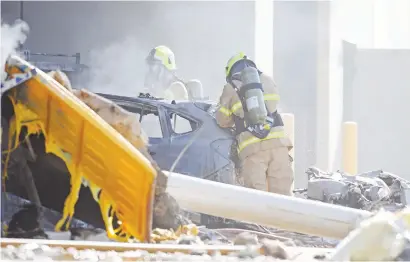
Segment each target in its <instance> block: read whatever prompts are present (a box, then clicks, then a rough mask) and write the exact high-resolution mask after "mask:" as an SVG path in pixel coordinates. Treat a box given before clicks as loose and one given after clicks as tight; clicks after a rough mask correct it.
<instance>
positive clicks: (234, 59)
mask: <svg viewBox="0 0 410 262" xmlns="http://www.w3.org/2000/svg"><path fill="white" fill-rule="evenodd" d="M242 60H246V61H247V64H248V65H249V64H250V65H252V66H254V67H255V68H256V65H255V63H254V62H253V61H252V60H249V59H248V57H247V55H246V54H245V53H244V52H239V53H237V54H236V55H234V56H232V57H231V58H229V60H228V63H227V64H226V67H225V75H226V77H227V78H228V77H230V76H231V74H232V68H233V67H234V66H235V65H236V64H237V63H238V62H239V61H242Z"/></svg>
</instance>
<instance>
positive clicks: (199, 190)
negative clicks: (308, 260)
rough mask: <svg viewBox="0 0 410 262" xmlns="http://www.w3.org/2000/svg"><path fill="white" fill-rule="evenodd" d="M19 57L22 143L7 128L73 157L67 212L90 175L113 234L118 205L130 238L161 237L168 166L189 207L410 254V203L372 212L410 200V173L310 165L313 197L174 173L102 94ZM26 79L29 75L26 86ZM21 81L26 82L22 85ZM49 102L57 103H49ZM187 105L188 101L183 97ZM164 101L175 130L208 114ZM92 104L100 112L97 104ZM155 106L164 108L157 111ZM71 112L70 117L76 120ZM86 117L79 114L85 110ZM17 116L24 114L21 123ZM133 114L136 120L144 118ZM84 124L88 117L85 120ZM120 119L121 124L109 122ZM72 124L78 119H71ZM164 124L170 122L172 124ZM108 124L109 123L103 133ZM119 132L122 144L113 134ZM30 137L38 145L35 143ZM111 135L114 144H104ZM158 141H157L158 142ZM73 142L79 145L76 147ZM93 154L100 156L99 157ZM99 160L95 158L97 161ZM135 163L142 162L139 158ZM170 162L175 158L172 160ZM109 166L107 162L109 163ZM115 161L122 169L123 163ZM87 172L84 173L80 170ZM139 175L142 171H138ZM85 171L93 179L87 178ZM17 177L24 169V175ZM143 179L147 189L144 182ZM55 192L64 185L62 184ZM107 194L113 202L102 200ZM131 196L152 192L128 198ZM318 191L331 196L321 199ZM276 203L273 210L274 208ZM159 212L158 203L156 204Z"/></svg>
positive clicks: (15, 101)
mask: <svg viewBox="0 0 410 262" xmlns="http://www.w3.org/2000/svg"><path fill="white" fill-rule="evenodd" d="M15 59H16V60H17V61H18V63H20V64H17V65H16V64H12V65H11V68H8V69H9V70H10V71H9V76H10V75H11V76H12V77H11V78H9V82H7V84H8V85H7V84H6V85H4V86H2V91H3V90H5V89H7V90H8V92H11V93H8V97H9V98H10V100H11V101H9V103H10V102H11V104H12V106H13V107H12V109H14V112H12V113H11V112H10V111H7V110H5V114H6V115H7V114H9V115H8V118H7V120H8V122H9V123H11V125H10V126H11V127H13V128H15V129H11V131H10V133H11V134H16V137H17V138H19V139H15V141H17V142H19V143H17V142H15V143H11V142H13V141H14V140H12V139H10V138H11V137H12V136H6V137H7V138H8V143H7V145H8V151H9V152H10V150H12V149H16V148H18V145H19V144H20V143H24V142H25V138H24V137H25V136H27V134H37V135H40V134H41V135H43V136H45V137H46V138H47V139H46V141H45V142H46V145H45V147H46V148H45V152H52V153H54V154H55V155H57V156H58V157H59V158H60V161H64V162H65V165H66V166H67V167H68V170H67V171H69V173H68V172H66V173H65V174H64V175H63V177H66V178H67V179H70V181H69V182H71V186H72V189H71V191H70V193H69V196H70V195H71V197H72V198H70V197H69V198H67V199H66V202H65V205H64V206H61V205H62V204H63V202H64V201H62V202H61V203H60V209H59V208H55V209H57V210H61V211H63V217H68V218H69V219H72V216H73V215H74V209H73V208H74V205H75V204H76V202H77V198H78V194H80V192H81V190H80V187H81V184H83V185H84V184H85V185H87V186H88V187H90V188H91V190H89V189H87V193H88V194H89V196H90V197H91V198H90V199H91V200H93V201H94V200H99V202H98V204H97V201H95V202H94V206H95V207H96V208H97V209H96V210H97V211H96V213H97V214H98V215H100V216H102V220H103V221H104V227H105V228H106V229H107V231H106V233H107V234H108V235H109V236H110V238H112V239H115V240H118V241H124V236H121V233H119V231H117V230H116V229H114V227H113V226H114V225H113V223H112V219H113V218H114V216H113V215H112V214H110V211H111V210H115V211H117V216H116V218H117V219H120V220H121V222H123V223H121V224H122V226H120V227H119V228H120V229H121V230H123V232H124V233H126V234H125V239H129V238H130V237H129V235H131V237H132V236H136V237H137V238H138V239H139V240H142V241H144V240H145V241H147V240H148V239H149V238H150V237H151V234H150V232H151V229H150V228H148V226H149V225H150V218H149V216H150V215H152V214H150V212H151V209H150V208H148V209H147V206H148V207H150V203H152V202H151V200H152V198H150V197H149V195H150V194H151V196H152V195H153V186H154V185H153V183H154V181H155V178H157V179H158V178H159V180H161V177H160V176H159V177H158V176H157V175H156V174H155V173H156V172H159V173H161V172H163V173H162V174H163V178H164V179H165V181H160V183H163V184H161V187H160V188H159V191H160V192H163V193H167V194H168V195H169V196H172V197H173V198H174V199H176V200H177V201H178V203H179V204H180V205H181V206H182V207H184V208H186V209H188V210H190V211H194V212H201V213H205V214H209V215H214V216H222V217H225V218H228V219H233V220H244V221H249V222H254V223H256V224H261V225H266V226H270V227H277V228H282V229H285V230H290V231H295V232H300V233H305V234H312V235H319V236H325V237H332V238H336V239H343V240H342V241H341V242H340V243H339V245H338V246H337V247H336V249H335V251H334V252H333V253H332V254H331V255H330V256H329V259H330V260H334V261H339V260H362V261H363V260H368V261H369V260H391V259H398V258H400V257H401V258H403V254H406V252H407V250H406V248H407V246H408V243H409V236H408V229H409V228H410V222H408V221H410V215H409V213H410V212H409V210H407V209H404V210H403V211H401V212H399V213H396V214H393V213H389V212H385V211H381V212H378V213H376V214H372V213H371V212H369V210H371V211H372V210H375V209H376V208H377V207H376V206H377V205H379V204H380V203H382V202H383V201H387V203H394V204H398V205H401V207H404V206H405V205H406V204H407V197H406V193H407V191H406V189H407V185H408V182H407V181H405V180H403V179H400V178H398V177H396V176H394V175H391V174H387V173H384V172H371V173H368V174H362V175H358V176H355V177H346V176H343V175H341V174H340V175H337V174H336V175H335V174H331V175H329V174H324V173H323V172H320V171H319V170H317V169H309V170H308V172H307V173H308V175H309V176H310V177H309V178H310V179H309V185H308V188H307V190H306V194H307V198H308V199H298V198H292V197H287V196H280V195H276V194H271V193H267V192H260V191H256V190H252V189H247V188H243V187H238V186H234V185H229V184H224V183H220V182H213V181H209V180H206V179H198V177H192V176H189V175H190V174H189V173H188V174H184V175H183V174H178V173H174V172H172V171H174V170H178V169H176V168H175V166H174V165H173V164H172V166H171V167H170V170H171V172H165V171H161V170H160V169H159V167H154V166H150V164H149V163H150V161H151V160H150V159H151V157H153V156H155V151H154V148H155V147H152V148H150V150H148V151H147V152H142V153H141V152H140V151H138V150H136V149H137V148H138V146H136V143H138V141H134V140H132V139H131V138H132V136H129V135H127V134H128V133H127V132H126V130H127V129H124V127H123V126H121V125H119V126H116V125H115V122H113V121H109V120H107V119H105V118H104V117H103V116H101V114H103V112H98V110H95V108H94V109H92V108H93V103H94V102H96V101H97V102H102V100H99V99H97V100H93V98H94V96H93V95H92V94H91V93H88V92H86V91H83V90H81V91H80V92H79V93H78V94H76V92H73V93H71V91H70V90H68V89H64V88H63V86H61V84H59V83H57V82H56V81H55V80H53V79H52V78H51V77H50V76H47V75H46V74H45V73H43V72H41V71H38V72H37V73H39V76H37V75H36V73H35V71H33V69H34V70H35V68H33V67H32V66H31V65H30V64H28V63H26V62H25V61H24V60H22V59H19V58H15ZM28 72H33V73H32V75H31V76H30V77H27V75H29V73H28ZM13 76H14V78H13ZM24 77H26V78H24ZM13 82H14V86H13ZM23 82H27V83H26V84H24V85H23V86H20V85H21V84H22V83H23ZM10 83H11V84H10ZM2 84H3V83H2ZM18 86H20V88H14V87H18ZM23 87H25V88H23ZM3 88H5V89H3ZM78 95H79V96H84V97H83V99H82V100H81V101H83V102H84V103H85V104H86V105H88V106H89V108H88V107H86V106H85V105H84V104H82V102H80V100H78ZM76 97H77V98H76ZM2 98H3V94H2ZM42 98H44V99H42ZM62 98H64V99H62ZM112 98H113V97H112ZM87 99H90V100H87ZM121 99H122V100H123V101H122V103H123V105H121V106H122V109H125V107H126V106H128V107H130V108H131V109H130V110H129V111H131V110H134V111H136V112H138V110H139V112H140V117H141V116H142V118H143V117H144V111H145V108H146V105H147V107H148V108H150V105H149V104H151V107H152V103H151V102H150V101H152V100H144V101H149V102H147V103H144V102H141V101H139V102H140V103H141V104H143V105H142V106H140V107H139V106H135V105H138V103H136V101H131V102H130V103H128V104H127V103H126V102H127V101H124V100H127V99H125V98H120V99H119V100H121ZM40 101H42V102H44V101H47V102H46V103H40ZM93 101H94V102H93ZM107 101H108V102H107V103H112V102H109V101H110V100H107ZM137 102H138V101H137ZM4 105H5V103H4V102H3V101H2V106H4ZM171 105H172V104H171ZM6 106H7V103H6ZM180 106H181V108H184V105H183V104H181V105H180ZM194 106H195V107H199V109H200V110H202V111H203V112H204V114H208V115H210V117H212V116H211V114H209V110H212V109H211V106H208V108H207V109H206V108H203V109H201V105H200V104H194ZM202 106H204V105H202ZM159 107H160V108H161V110H159V111H157V112H158V115H159V116H161V117H162V118H161V119H160V123H161V130H168V132H169V129H168V128H169V127H171V128H172V127H175V123H174V126H172V120H174V118H173V117H174V116H175V115H178V114H179V115H182V117H185V118H188V119H191V118H192V119H191V120H193V119H195V120H199V119H198V116H197V115H196V114H194V115H189V110H187V109H186V108H185V109H181V108H180V109H181V111H178V110H177V109H176V108H177V107H176V106H175V107H174V108H172V106H171V107H167V106H165V105H160V106H159ZM112 108H114V111H115V110H120V109H119V108H118V107H115V106H114V107H112ZM173 109H174V110H173ZM42 110H43V111H42ZM126 110H128V109H126ZM184 110H185V111H184ZM2 111H3V110H2ZM92 111H94V112H95V113H92ZM96 111H97V112H96ZM118 112H120V113H123V115H122V116H126V115H128V114H127V113H125V112H123V111H121V110H120V111H118ZM131 112H132V111H131ZM198 112H199V111H198ZM2 113H3V112H2ZM10 113H11V114H10ZM13 113H14V114H15V115H13ZM151 113H152V114H154V115H155V112H151ZM67 116H70V117H71V119H70V118H69V117H67ZM76 116H77V118H75V117H76ZM98 116H100V117H102V118H104V120H105V121H107V122H108V125H107V122H104V120H102V118H99V117H98ZM2 117H3V115H2ZM13 117H14V121H15V122H13ZM134 119H135V118H134ZM2 120H3V119H2ZM33 123H34V124H33ZM132 123H135V121H133V122H132ZM79 124H80V126H78V125H79ZM22 125H24V126H26V128H27V130H23V129H21V126H22ZM70 125H71V126H70ZM81 125H82V127H81ZM110 125H111V128H110V127H109V126H110ZM67 126H69V127H71V128H67ZM85 126H87V128H88V130H89V131H90V134H89V136H88V137H87V136H86V135H85V134H86V132H84V128H85ZM189 126H191V128H192V129H195V127H197V126H196V125H195V124H194V125H191V122H189ZM2 127H3V125H2ZM74 127H76V128H74ZM112 127H114V128H112ZM163 127H164V129H162V128H163ZM70 130H71V133H70ZM72 130H80V131H81V132H83V133H75V132H72ZM98 130H99V131H101V130H102V131H101V132H99V131H98ZM115 130H116V131H117V132H115ZM2 131H4V130H2ZM40 131H42V132H40ZM91 131H92V132H91ZM199 131H200V130H198V131H194V132H193V133H194V134H192V136H191V139H192V137H195V136H194V135H195V133H196V134H200V132H199ZM221 132H222V131H221ZM184 133H186V132H182V134H180V137H183V136H184V135H186V134H184ZM19 134H22V136H23V138H24V139H21V137H20V135H19ZM119 134H121V135H122V136H121V135H119ZM2 135H3V132H2ZM168 135H169V136H170V137H169V139H168V141H171V140H172V141H174V140H177V138H178V135H176V136H174V137H172V135H173V133H171V132H169V133H168ZM227 137H228V135H227ZM50 138H51V139H50ZM70 138H71V140H72V141H75V138H77V139H85V140H87V142H88V143H89V144H87V145H88V146H89V147H88V148H87V147H86V146H84V145H85V144H86V143H85V142H81V141H80V142H79V143H77V144H73V143H71V144H70V143H68V142H69V139H70ZM96 138H98V139H96ZM124 138H125V139H124ZM43 139H44V137H43ZM185 139H186V138H185ZM126 140H128V141H129V143H127V142H126ZM192 140H194V139H192ZM2 141H3V142H4V138H2ZM34 141H35V139H33V141H32V142H33V143H31V142H30V143H27V144H26V147H27V150H26V151H25V152H24V153H22V154H24V155H26V154H28V155H30V154H32V152H31V151H32V150H30V148H31V149H33V148H35V149H38V147H36V142H34ZM113 141H115V143H112V142H113ZM158 141H159V140H157V142H158ZM151 142H155V140H153V139H151ZM43 143H44V140H43ZM181 143H182V142H181ZM185 143H186V140H185ZM30 144H32V145H31V146H30ZM101 144H104V145H109V146H106V147H101ZM152 144H153V146H155V143H152ZM158 144H160V143H158ZM227 144H228V145H229V146H227V147H225V148H224V151H223V152H225V154H227V155H228V156H229V154H230V150H231V144H229V143H227ZM2 145H3V143H2ZM70 145H71V146H73V145H74V146H73V147H72V148H70ZM79 145H80V146H79ZM177 145H178V144H177ZM93 146H94V147H95V149H94V151H93V150H91V149H90V147H93ZM98 146H100V147H98ZM75 149H77V150H75ZM78 149H81V150H78ZM96 149H98V150H96ZM218 149H219V148H218ZM87 150H88V151H87ZM104 151H109V152H111V153H115V154H116V157H115V158H113V157H111V158H109V159H107V158H104V157H101V153H102V152H104ZM157 152H159V151H157ZM34 153H35V154H34V156H35V157H33V159H31V160H27V161H26V163H25V164H26V165H28V166H30V164H29V162H37V161H40V160H41V158H42V157H44V156H40V154H38V151H36V152H34ZM206 153H208V152H206ZM87 154H88V156H87ZM91 155H92V157H91V158H90V156H91ZM178 156H179V155H178ZM37 157H38V158H37ZM87 157H89V158H88V160H89V162H87V165H85V162H83V160H84V159H87ZM73 159H75V161H73ZM92 159H94V160H93V161H92ZM96 159H99V160H100V162H99V163H95V160H96ZM123 159H126V161H125V162H124V161H122V162H121V163H117V162H115V161H121V160H123ZM158 159H160V158H158ZM228 159H229V158H228ZM33 160H34V161H33ZM225 160H227V159H225ZM43 161H44V159H43ZM185 161H186V160H185ZM230 161H231V160H230ZM228 162H229V161H228ZM106 163H107V164H106ZM124 163H128V165H125V167H127V168H128V169H121V168H124ZM129 163H132V165H130V164H129ZM152 163H153V162H151V164H152ZM164 163H165V164H166V161H164V162H163V164H164ZM165 164H164V165H165ZM168 165H169V163H168ZM56 166H57V167H58V163H57V164H56V165H54V166H53V167H51V168H54V169H56ZM102 167H104V168H105V169H102ZM113 167H115V168H116V169H113ZM37 168H39V167H37ZM49 168H50V167H49ZM80 168H82V169H80ZM130 168H134V169H136V170H133V169H130ZM34 169H35V168H34ZM78 170H82V172H78ZM214 170H218V167H216V168H215V167H214ZM76 171H77V172H76ZM96 171H99V172H96ZM37 172H39V173H48V172H45V170H44V168H43V167H40V168H39V169H38V170H37ZM206 172H209V170H207V171H205V173H204V172H203V173H200V174H201V175H203V174H207V173H206ZM33 173H35V172H33ZM54 174H55V173H54ZM78 174H81V175H82V176H78ZM104 174H108V175H110V176H111V177H110V179H108V178H107V177H105V178H101V175H104ZM10 175H11V174H10ZM130 175H132V176H133V177H130ZM13 176H14V175H13ZM55 176H58V175H55ZM84 178H86V179H87V181H84ZM112 178H115V179H114V180H115V181H116V183H117V184H116V183H113V182H112V181H113V179H112ZM14 179H18V178H16V177H14ZM59 179H61V177H56V180H54V182H55V181H58V180H59ZM52 183H53V182H52ZM118 183H120V184H118ZM127 183H128V184H127ZM141 183H143V185H144V187H143V188H141ZM69 184H70V183H69ZM56 185H58V183H57V182H56V183H55V184H52V185H51V186H50V184H49V185H48V186H47V187H46V188H45V189H51V188H50V187H55V188H57V186H56ZM73 185H75V186H73ZM6 186H7V185H6ZM128 186H130V188H132V189H133V190H134V191H137V192H138V193H141V192H142V193H143V194H142V195H135V194H133V193H132V192H131V191H126V190H125V191H124V190H118V188H121V189H126V188H127V187H128ZM73 187H74V189H73ZM135 188H139V189H143V190H135ZM144 188H145V189H146V190H144ZM46 191H47V190H46ZM48 191H50V190H48ZM54 193H57V192H55V191H54ZM67 193H68V192H67ZM155 193H157V190H155ZM48 194H49V195H48V197H49V198H50V197H51V198H54V197H55V196H54V195H53V193H51V194H50V192H48ZM56 195H58V194H56ZM163 196H164V194H163ZM101 197H102V198H101ZM40 198H41V197H40ZM63 198H65V196H64V197H63ZM81 198H82V196H81V194H80V199H81ZM43 199H45V198H44V197H42V198H41V201H43ZM101 199H103V200H105V201H106V202H105V203H104V201H102V202H101ZM127 199H128V200H129V199H142V200H141V201H127ZM221 199H224V201H221ZM311 199H314V200H319V201H322V202H328V203H319V202H315V201H312V200H311ZM136 202H137V203H136ZM330 203H331V204H330ZM147 204H148V205H147ZM335 204H336V205H335ZM343 206H344V207H343ZM350 207H353V208H350ZM100 208H101V210H100ZM85 209H87V211H86V212H88V213H89V212H90V210H91V209H90V206H89V205H85ZM360 209H364V210H360ZM267 210H269V212H266V211H267ZM105 211H106V212H107V213H105ZM77 212H78V210H76V215H77ZM155 212H157V211H155V210H154V213H155ZM142 215H143V216H146V217H145V218H143V217H141V216H142ZM300 216H303V217H304V219H300ZM107 218H108V220H107ZM144 219H145V220H144ZM61 221H63V222H66V221H65V220H63V219H60V220H59V223H60V222H61ZM107 221H111V222H110V223H111V224H110V223H107ZM59 223H57V224H59ZM358 225H359V226H358ZM117 233H119V234H117ZM375 234H376V235H375ZM378 236H383V238H386V239H387V240H388V243H387V244H386V243H385V242H384V241H379V242H378V243H375V242H374V241H375V239H377V237H378ZM372 241H373V242H372ZM391 245H394V248H391ZM375 247H377V248H378V251H379V252H371V249H374V248H375Z"/></svg>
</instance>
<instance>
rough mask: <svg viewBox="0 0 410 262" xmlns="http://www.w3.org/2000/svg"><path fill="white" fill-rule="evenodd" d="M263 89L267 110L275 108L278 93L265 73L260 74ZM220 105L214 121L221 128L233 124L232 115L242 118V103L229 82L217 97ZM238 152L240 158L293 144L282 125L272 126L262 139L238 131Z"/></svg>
mask: <svg viewBox="0 0 410 262" xmlns="http://www.w3.org/2000/svg"><path fill="white" fill-rule="evenodd" d="M260 79H261V83H262V86H263V89H264V100H265V103H266V106H267V108H268V110H269V112H274V111H276V109H277V105H278V102H279V99H280V97H279V95H278V93H277V88H276V85H275V82H274V81H273V79H272V78H271V77H269V76H267V75H265V74H261V76H260ZM219 104H220V107H219V109H218V111H217V112H216V116H215V118H216V121H217V123H218V125H219V126H221V127H223V128H228V127H233V126H234V119H233V118H234V115H235V116H237V117H240V118H242V119H243V117H244V112H243V109H242V103H241V101H240V100H239V96H238V94H237V93H236V91H235V89H234V88H233V87H232V85H230V84H229V83H227V84H225V86H224V89H223V91H222V95H221V97H220V99H219ZM237 141H238V153H239V157H240V158H241V159H244V158H245V157H247V156H249V155H251V154H254V153H255V152H258V151H260V150H268V149H271V148H277V147H283V146H285V147H288V148H289V150H290V149H292V147H293V145H292V143H291V141H290V140H289V138H287V137H286V136H285V133H284V128H283V126H278V127H275V128H272V130H271V132H270V133H269V135H268V136H267V137H266V138H264V139H259V138H257V137H255V136H253V135H252V134H251V133H250V132H249V131H245V132H242V133H240V134H239V135H238V136H237Z"/></svg>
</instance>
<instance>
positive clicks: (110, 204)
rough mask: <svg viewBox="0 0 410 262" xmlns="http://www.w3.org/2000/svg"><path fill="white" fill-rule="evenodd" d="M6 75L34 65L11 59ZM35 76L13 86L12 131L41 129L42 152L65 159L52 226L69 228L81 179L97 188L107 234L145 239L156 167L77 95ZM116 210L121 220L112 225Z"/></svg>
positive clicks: (123, 238) (43, 75)
mask: <svg viewBox="0 0 410 262" xmlns="http://www.w3.org/2000/svg"><path fill="white" fill-rule="evenodd" d="M13 58H14V60H15V61H16V63H14V64H11V65H8V66H7V72H8V73H9V75H13V74H18V73H22V72H28V71H29V70H32V69H33V68H34V67H33V66H32V65H30V64H29V63H27V62H26V61H24V60H22V59H20V58H18V57H13ZM36 71H37V75H36V76H35V77H33V78H32V79H30V80H28V81H26V82H25V84H24V85H21V86H18V87H17V88H14V89H12V90H11V94H10V95H9V97H10V99H11V101H12V103H13V105H14V110H15V119H14V120H13V122H14V123H11V124H13V127H12V126H11V125H10V130H11V131H10V134H11V135H13V134H12V130H13V131H14V132H16V135H17V137H18V136H19V134H20V132H21V128H22V127H23V126H25V127H27V129H28V133H29V134H36V133H40V132H42V133H43V134H44V136H45V138H46V152H48V153H53V154H55V155H57V156H58V157H60V158H61V159H62V160H64V161H65V163H66V165H67V168H68V170H69V172H70V175H71V178H70V183H71V190H70V194H69V195H68V197H67V199H66V201H65V205H64V211H63V218H62V220H60V221H59V223H58V224H57V226H56V229H57V230H59V229H60V228H61V227H63V226H64V224H65V225H66V227H65V228H67V227H68V225H69V222H70V221H71V218H72V216H73V215H74V207H75V204H76V202H77V200H78V195H79V191H80V188H81V184H82V182H83V179H85V180H86V181H87V183H88V184H89V186H90V188H92V189H93V188H94V189H96V188H97V189H102V190H100V194H99V196H98V198H99V205H100V208H101V212H102V215H103V219H104V222H105V224H106V227H107V233H108V235H109V237H111V238H114V239H116V240H120V241H126V240H128V239H129V238H130V237H133V238H136V239H138V240H139V241H149V238H150V235H151V224H152V205H153V195H154V186H155V178H156V171H155V169H154V168H153V167H152V165H151V164H150V162H149V161H148V160H147V159H146V158H145V157H144V156H143V155H142V154H141V153H140V152H139V151H138V150H137V149H136V148H134V147H133V146H132V145H131V144H130V143H129V142H128V141H127V140H126V139H125V138H124V137H122V136H121V135H120V134H119V133H118V132H117V131H115V130H114V129H113V128H112V127H111V126H110V125H108V124H107V123H106V122H105V121H104V120H102V118H100V117H99V116H98V115H97V114H96V113H95V112H93V111H92V110H91V109H90V108H89V107H87V106H86V105H85V104H84V103H83V102H81V100H79V99H78V98H77V97H75V95H73V94H72V93H70V92H69V91H68V90H66V89H65V88H64V87H62V86H61V85H60V84H59V83H57V82H56V81H55V80H54V79H52V78H51V77H50V76H49V75H47V74H46V73H44V72H42V71H40V70H39V69H36ZM114 213H115V215H116V217H117V218H118V220H119V221H121V223H120V225H119V227H118V228H116V229H114V228H113V223H112V220H113V216H114Z"/></svg>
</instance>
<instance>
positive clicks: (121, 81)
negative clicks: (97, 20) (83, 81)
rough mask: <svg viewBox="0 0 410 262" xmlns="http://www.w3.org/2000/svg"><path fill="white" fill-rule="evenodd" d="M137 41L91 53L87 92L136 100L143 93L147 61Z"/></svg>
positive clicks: (114, 45) (126, 40)
mask: <svg viewBox="0 0 410 262" xmlns="http://www.w3.org/2000/svg"><path fill="white" fill-rule="evenodd" d="M140 50H141V48H139V47H138V41H137V39H136V38H134V37H126V38H124V39H122V40H119V41H116V42H113V43H111V44H109V45H107V46H104V47H100V48H95V49H93V50H92V51H90V53H89V58H88V63H87V64H88V66H89V67H90V71H89V72H88V73H89V76H88V77H89V79H88V83H87V86H86V88H87V89H89V90H91V91H93V92H101V93H108V94H117V95H125V96H136V95H138V93H139V92H142V91H143V78H144V73H145V66H144V60H142V59H138V58H140V57H142V56H143V54H142V51H140Z"/></svg>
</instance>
